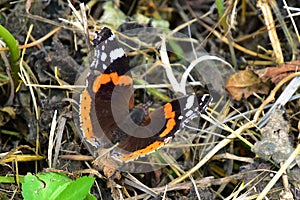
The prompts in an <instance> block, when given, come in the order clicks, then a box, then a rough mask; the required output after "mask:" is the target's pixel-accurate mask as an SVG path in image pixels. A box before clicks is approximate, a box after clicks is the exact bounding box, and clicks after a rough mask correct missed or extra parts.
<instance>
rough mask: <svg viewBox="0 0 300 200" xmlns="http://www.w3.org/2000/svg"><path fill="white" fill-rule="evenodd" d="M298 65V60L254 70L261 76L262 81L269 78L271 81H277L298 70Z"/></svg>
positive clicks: (299, 64) (299, 63) (299, 62)
mask: <svg viewBox="0 0 300 200" xmlns="http://www.w3.org/2000/svg"><path fill="white" fill-rule="evenodd" d="M299 67H300V61H299V60H296V61H292V62H288V63H283V64H280V65H278V66H276V67H267V68H264V69H260V70H255V73H256V74H258V76H259V77H260V78H261V80H262V81H263V82H266V81H268V80H271V81H272V83H275V84H276V83H278V82H280V81H281V80H282V79H283V78H285V77H286V76H288V75H289V74H291V73H294V72H296V71H298V70H299V69H298V68H299Z"/></svg>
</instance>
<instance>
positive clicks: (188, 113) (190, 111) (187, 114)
mask: <svg viewBox="0 0 300 200" xmlns="http://www.w3.org/2000/svg"><path fill="white" fill-rule="evenodd" d="M193 113H194V111H192V110H189V111H187V112H186V113H185V117H186V118H189V117H190V116H191V115H192V114H193Z"/></svg>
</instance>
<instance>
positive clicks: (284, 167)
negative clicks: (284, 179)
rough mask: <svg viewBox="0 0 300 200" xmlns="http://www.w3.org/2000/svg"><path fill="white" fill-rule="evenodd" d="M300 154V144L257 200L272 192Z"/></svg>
mask: <svg viewBox="0 0 300 200" xmlns="http://www.w3.org/2000/svg"><path fill="white" fill-rule="evenodd" d="M299 154H300V144H298V145H297V147H296V149H295V150H294V151H293V153H292V154H291V155H290V157H289V158H288V159H287V160H286V161H285V162H284V164H283V165H282V166H281V167H280V169H279V171H278V172H277V173H276V175H275V176H274V177H273V178H272V180H271V181H270V182H269V183H268V185H267V186H266V187H265V189H264V190H263V191H262V192H261V193H260V194H259V195H258V197H257V200H262V199H264V198H265V196H266V195H267V194H268V192H269V191H270V190H271V188H272V187H273V185H274V184H275V183H276V182H277V181H278V179H279V178H280V177H281V176H282V174H283V173H285V171H286V169H287V168H288V167H289V166H290V165H291V163H292V162H293V161H294V160H295V159H296V157H297V156H298V155H299Z"/></svg>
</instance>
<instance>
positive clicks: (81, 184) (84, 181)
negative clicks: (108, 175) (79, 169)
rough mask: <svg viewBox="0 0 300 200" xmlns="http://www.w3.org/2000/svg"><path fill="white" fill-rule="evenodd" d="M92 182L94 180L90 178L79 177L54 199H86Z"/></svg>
mask: <svg viewBox="0 0 300 200" xmlns="http://www.w3.org/2000/svg"><path fill="white" fill-rule="evenodd" d="M94 181H95V179H94V178H92V177H88V176H84V177H81V178H79V179H77V180H76V181H73V182H72V183H71V184H70V185H68V187H67V188H66V189H65V190H64V191H63V192H62V193H61V194H60V195H59V196H58V197H57V198H56V199H57V200H59V199H64V200H68V199H70V200H73V199H78V200H80V199H86V197H87V195H88V194H89V191H90V189H91V187H92V185H93V183H94Z"/></svg>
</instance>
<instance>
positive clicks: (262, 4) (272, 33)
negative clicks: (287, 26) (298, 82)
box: [257, 0, 284, 64]
mask: <svg viewBox="0 0 300 200" xmlns="http://www.w3.org/2000/svg"><path fill="white" fill-rule="evenodd" d="M269 1H273V0H269ZM269 1H265V0H259V1H258V2H257V7H258V8H260V10H261V11H262V13H263V16H264V20H265V24H266V26H267V30H268V33H269V38H270V41H271V44H272V47H273V50H274V55H275V58H276V62H277V63H278V64H281V63H283V62H284V59H283V55H282V50H281V47H280V42H279V39H278V36H277V33H276V28H275V22H274V19H273V15H272V11H271V8H270V6H269V3H268V2H269Z"/></svg>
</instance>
